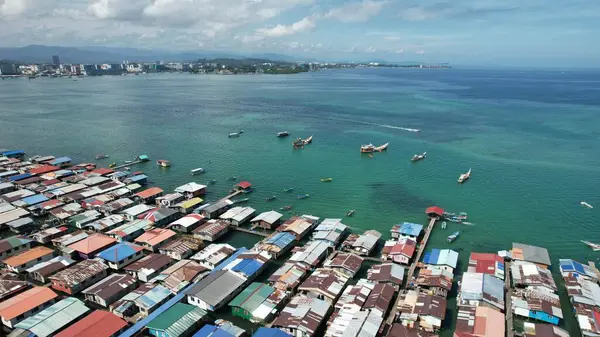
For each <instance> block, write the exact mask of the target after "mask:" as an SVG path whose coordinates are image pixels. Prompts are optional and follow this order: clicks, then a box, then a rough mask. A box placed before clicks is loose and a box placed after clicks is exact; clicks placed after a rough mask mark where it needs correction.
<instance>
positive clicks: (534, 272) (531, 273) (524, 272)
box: [510, 261, 558, 293]
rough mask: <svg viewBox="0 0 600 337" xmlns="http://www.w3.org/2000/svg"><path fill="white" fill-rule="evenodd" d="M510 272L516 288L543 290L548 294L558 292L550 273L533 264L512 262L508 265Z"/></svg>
mask: <svg viewBox="0 0 600 337" xmlns="http://www.w3.org/2000/svg"><path fill="white" fill-rule="evenodd" d="M510 270H511V276H512V281H513V284H514V285H515V286H516V287H520V288H526V287H535V288H538V289H540V288H544V289H546V290H548V292H550V293H553V292H556V291H558V287H557V286H556V283H555V282H554V278H553V277H552V272H550V270H548V269H545V268H542V267H540V266H539V265H537V264H535V263H531V262H525V261H513V262H512V263H511V265H510Z"/></svg>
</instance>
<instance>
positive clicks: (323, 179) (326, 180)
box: [321, 178, 333, 183]
mask: <svg viewBox="0 0 600 337" xmlns="http://www.w3.org/2000/svg"><path fill="white" fill-rule="evenodd" d="M332 181H333V178H321V182H322V183H329V182H332Z"/></svg>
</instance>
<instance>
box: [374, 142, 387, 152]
mask: <svg viewBox="0 0 600 337" xmlns="http://www.w3.org/2000/svg"><path fill="white" fill-rule="evenodd" d="M388 145H390V143H385V144H383V145H381V146H378V147H376V148H375V151H377V152H381V151H385V150H387V148H388Z"/></svg>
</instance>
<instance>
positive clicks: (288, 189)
mask: <svg viewBox="0 0 600 337" xmlns="http://www.w3.org/2000/svg"><path fill="white" fill-rule="evenodd" d="M293 190H294V188H293V187H290V188H284V189H283V191H284V192H285V193H289V192H292V191H293Z"/></svg>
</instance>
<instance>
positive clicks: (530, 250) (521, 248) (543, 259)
mask: <svg viewBox="0 0 600 337" xmlns="http://www.w3.org/2000/svg"><path fill="white" fill-rule="evenodd" d="M510 252H511V255H512V259H513V260H522V261H527V262H532V263H535V264H537V265H539V266H541V267H543V268H548V267H550V265H551V264H552V263H551V262H550V255H549V254H548V250H547V249H546V248H542V247H537V246H531V245H526V244H522V243H513V245H512V250H511V251H510Z"/></svg>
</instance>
